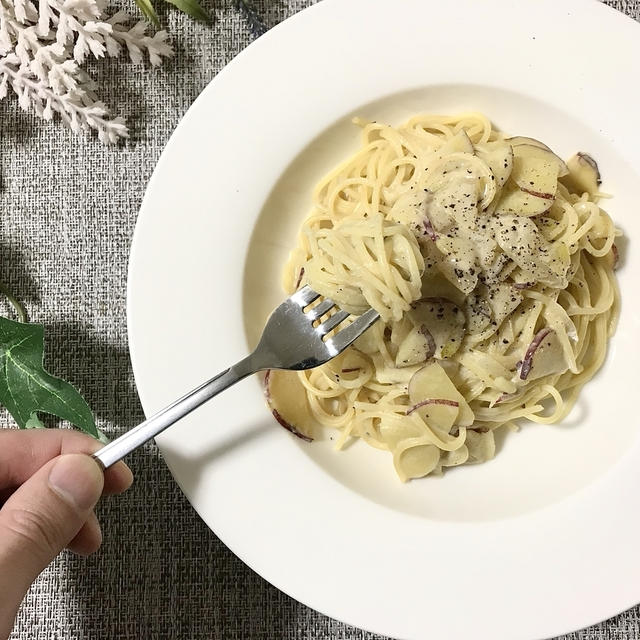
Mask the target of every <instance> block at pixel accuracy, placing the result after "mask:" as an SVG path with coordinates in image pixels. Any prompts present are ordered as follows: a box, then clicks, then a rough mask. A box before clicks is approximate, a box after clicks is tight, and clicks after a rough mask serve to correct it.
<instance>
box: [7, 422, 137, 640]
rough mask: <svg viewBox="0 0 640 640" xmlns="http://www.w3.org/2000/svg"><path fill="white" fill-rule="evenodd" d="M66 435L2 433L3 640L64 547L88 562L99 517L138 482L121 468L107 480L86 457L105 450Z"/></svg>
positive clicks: (111, 471)
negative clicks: (100, 507) (106, 503)
mask: <svg viewBox="0 0 640 640" xmlns="http://www.w3.org/2000/svg"><path fill="white" fill-rule="evenodd" d="M100 446H101V445H100V443H99V442H96V441H95V440H93V439H92V438H90V437H89V436H86V435H83V434H81V433H78V432H77V431H69V430H66V429H64V430H63V429H47V430H44V429H37V430H36V429H34V430H29V431H17V430H14V429H2V430H0V507H1V508H0V639H1V640H5V639H6V638H8V637H9V633H10V632H11V629H12V627H13V623H14V621H15V616H16V612H17V610H18V607H19V606H20V603H21V602H22V599H23V598H24V595H25V594H26V592H27V590H28V589H29V586H30V585H31V583H32V582H33V581H34V580H35V579H36V578H37V577H38V575H39V574H40V572H41V571H42V570H43V569H44V568H45V567H46V566H47V565H48V564H49V563H50V562H51V561H52V560H53V559H54V558H55V557H56V556H57V555H58V554H59V553H60V551H62V550H63V549H64V548H65V547H66V548H68V549H70V550H71V551H74V552H75V553H78V554H80V555H89V554H91V553H93V552H94V551H97V549H98V548H99V547H100V544H101V542H102V533H101V531H100V524H99V523H98V519H97V518H96V515H95V513H94V511H93V508H94V506H95V504H96V503H97V502H98V499H99V498H100V496H101V495H103V494H113V493H122V492H123V491H126V489H128V488H129V487H130V486H131V483H132V482H133V476H132V474H131V471H130V470H129V468H128V467H127V466H126V465H125V464H124V463H122V462H119V463H118V464H116V465H114V466H113V467H111V468H110V469H108V470H107V471H106V472H105V473H104V474H103V472H102V470H101V469H100V467H99V466H98V463H97V462H96V461H95V460H93V459H92V458H90V457H89V456H88V455H86V454H91V453H93V452H94V451H97V450H98V449H99V448H100Z"/></svg>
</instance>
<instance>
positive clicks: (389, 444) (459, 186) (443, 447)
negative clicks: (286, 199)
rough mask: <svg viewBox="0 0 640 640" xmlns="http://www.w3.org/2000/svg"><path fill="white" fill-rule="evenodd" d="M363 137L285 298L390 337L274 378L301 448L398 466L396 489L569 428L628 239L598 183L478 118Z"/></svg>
mask: <svg viewBox="0 0 640 640" xmlns="http://www.w3.org/2000/svg"><path fill="white" fill-rule="evenodd" d="M356 123H357V124H358V125H359V126H360V127H361V128H362V147H361V149H360V150H359V151H358V152H357V153H355V154H354V155H353V156H352V157H351V158H349V159H348V160H346V161H345V162H343V163H342V164H340V165H339V166H338V167H336V168H335V169H334V170H333V171H332V172H331V173H329V175H327V176H326V177H325V178H324V179H323V180H322V181H321V182H320V183H319V184H318V186H317V188H316V190H315V193H314V204H313V210H312V212H311V214H310V215H309V217H308V218H307V219H306V221H305V222H304V224H303V227H302V232H301V234H300V239H299V244H298V247H297V248H296V249H294V251H293V252H292V253H291V256H290V259H289V262H288V264H287V265H286V268H285V272H284V284H285V288H286V290H287V291H288V292H289V293H291V292H293V291H294V290H295V289H296V288H298V287H299V286H301V285H302V284H305V283H308V284H309V285H310V286H311V287H312V288H314V289H315V290H316V291H317V292H319V293H320V294H322V295H323V296H326V297H330V298H331V299H332V300H334V301H335V302H336V303H337V304H338V305H339V306H340V307H341V308H343V309H346V310H347V311H349V312H350V313H353V314H360V313H362V312H363V311H365V310H366V309H368V308H369V307H373V308H375V309H376V310H377V311H378V312H379V313H380V316H381V320H380V321H379V322H378V323H377V324H376V325H374V327H373V328H372V329H370V330H369V331H368V332H367V333H366V334H364V335H363V336H362V337H361V338H360V339H359V340H358V341H357V342H356V343H355V344H354V345H353V346H352V347H350V348H349V349H347V350H346V351H345V352H344V353H343V354H341V355H340V356H339V357H337V358H335V359H334V360H332V361H330V362H329V363H327V364H325V365H323V366H322V367H319V368H317V369H313V370H308V371H303V372H298V373H292V372H277V374H276V373H275V372H272V374H271V378H272V379H271V382H270V386H271V388H270V390H269V394H270V397H271V398H272V404H273V405H274V406H276V405H277V406H279V407H281V410H279V413H280V415H281V416H282V418H283V419H282V420H281V421H283V422H284V420H286V422H287V423H289V424H292V425H293V424H295V428H296V430H297V431H299V432H301V433H303V434H306V435H307V436H309V437H311V436H313V434H314V433H315V432H316V430H317V429H319V428H322V427H330V428H332V429H336V430H338V433H337V438H336V446H337V448H341V447H343V446H345V444H347V443H348V442H349V441H350V440H352V439H355V438H361V439H362V440H364V441H365V442H367V443H368V444H370V445H372V446H374V447H377V448H379V449H383V450H387V451H389V452H390V453H391V455H392V458H393V463H394V465H395V469H396V471H397V474H398V476H399V477H400V478H401V479H402V480H408V479H410V478H417V477H422V476H425V475H428V474H430V473H440V472H442V470H443V468H446V467H451V466H457V465H461V464H465V463H471V462H483V461H486V460H488V459H490V458H492V457H493V456H494V453H495V442H494V433H495V431H496V429H498V428H511V429H515V428H516V427H517V421H518V420H520V419H523V418H524V419H526V420H530V421H533V422H539V423H552V422H557V421H559V420H562V419H563V418H564V417H565V416H566V415H567V413H568V412H569V411H570V409H571V407H572V406H573V404H574V403H575V401H576V398H577V395H578V393H579V391H580V389H581V388H582V386H583V385H584V384H585V383H586V382H587V381H588V380H589V379H590V378H591V377H592V376H593V375H594V374H595V372H596V371H597V370H598V369H599V368H600V366H601V365H602V362H603V360H604V358H605V355H606V349H607V341H608V338H609V337H610V336H611V335H612V333H613V331H614V330H615V326H616V319H617V315H618V307H619V295H618V288H617V284H616V279H615V274H614V268H615V262H616V261H617V249H616V245H615V239H616V236H618V235H619V234H620V232H619V231H618V230H617V229H616V228H615V226H614V224H613V223H612V221H611V219H610V217H609V216H608V215H607V213H606V212H605V211H604V210H603V209H602V208H601V207H600V206H599V204H598V203H599V202H600V200H601V198H603V197H604V194H601V193H600V192H599V190H598V185H599V173H598V171H597V165H596V164H595V162H594V161H593V159H592V158H590V157H589V156H588V155H587V154H578V155H576V156H575V157H574V158H572V159H571V160H569V161H568V163H566V164H565V162H563V161H562V160H561V159H560V158H558V156H556V155H555V154H554V153H553V152H552V151H551V150H550V149H549V148H548V147H547V146H546V145H544V144H543V143H541V142H539V141H537V140H534V139H531V138H524V137H515V138H505V136H504V135H503V134H502V133H501V132H499V131H497V130H496V129H495V128H493V127H492V125H491V123H490V121H489V120H488V119H487V118H486V117H485V116H484V115H482V114H479V113H468V114H462V115H458V116H451V117H450V116H434V115H419V116H416V117H414V118H412V119H410V120H409V121H408V122H407V123H406V124H404V125H402V126H400V127H392V126H389V125H386V124H382V123H377V122H364V121H361V120H357V121H356ZM294 396H295V398H296V400H295V403H296V404H295V408H291V403H292V401H291V399H290V398H292V397H294Z"/></svg>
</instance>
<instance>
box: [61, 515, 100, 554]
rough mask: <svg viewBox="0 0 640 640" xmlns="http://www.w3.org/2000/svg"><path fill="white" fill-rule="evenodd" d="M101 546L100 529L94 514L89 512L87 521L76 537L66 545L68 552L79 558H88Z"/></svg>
mask: <svg viewBox="0 0 640 640" xmlns="http://www.w3.org/2000/svg"><path fill="white" fill-rule="evenodd" d="M101 544H102V529H101V528H100V523H99V522H98V518H97V517H96V514H95V512H93V511H92V512H91V514H90V515H89V518H88V520H87V521H86V522H85V523H84V524H83V525H82V529H80V531H78V533H77V535H76V537H75V538H74V539H73V540H72V541H71V542H70V543H69V544H68V545H67V549H69V551H73V553H76V554H78V555H79V556H90V555H91V554H92V553H95V552H96V551H97V550H98V549H99V548H100V545H101Z"/></svg>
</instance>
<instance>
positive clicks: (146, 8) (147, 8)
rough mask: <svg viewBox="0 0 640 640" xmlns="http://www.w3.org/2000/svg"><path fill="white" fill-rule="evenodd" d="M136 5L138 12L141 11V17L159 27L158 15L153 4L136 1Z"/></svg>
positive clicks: (148, 1)
mask: <svg viewBox="0 0 640 640" xmlns="http://www.w3.org/2000/svg"><path fill="white" fill-rule="evenodd" d="M136 4H137V5H138V8H139V9H140V11H142V15H144V17H145V18H146V19H147V20H151V22H153V24H155V25H156V27H159V26H160V20H159V18H158V14H157V13H156V10H155V9H154V7H153V4H151V0H136Z"/></svg>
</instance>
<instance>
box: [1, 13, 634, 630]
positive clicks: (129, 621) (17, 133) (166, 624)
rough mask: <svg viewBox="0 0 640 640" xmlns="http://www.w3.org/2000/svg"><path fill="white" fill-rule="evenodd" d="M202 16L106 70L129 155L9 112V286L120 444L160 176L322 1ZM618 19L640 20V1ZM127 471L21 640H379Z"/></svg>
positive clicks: (30, 599)
mask: <svg viewBox="0 0 640 640" xmlns="http://www.w3.org/2000/svg"><path fill="white" fill-rule="evenodd" d="M345 1H346V0H345ZM132 4H133V3H132V2H131V5H132ZM157 4H159V5H160V3H157ZM203 4H204V5H205V6H206V7H207V9H209V10H210V11H211V13H212V14H213V16H214V21H213V24H212V25H211V26H206V25H201V24H197V23H195V22H194V21H192V20H190V19H188V18H186V17H184V16H183V15H181V14H178V13H177V12H175V11H173V10H171V9H167V7H169V5H167V4H162V5H161V6H160V9H161V10H162V11H163V14H162V15H161V18H162V20H163V22H164V23H165V24H167V26H168V29H169V31H170V33H171V34H172V38H173V43H174V45H175V47H176V50H177V55H176V57H175V59H174V60H173V61H170V62H169V63H168V64H167V65H165V66H164V67H163V68H161V69H159V70H152V71H150V70H148V69H144V68H137V67H134V66H132V65H131V64H128V63H125V62H122V61H107V62H104V63H100V64H99V65H97V68H98V69H99V72H100V84H101V85H102V88H101V95H102V96H103V97H105V98H107V102H108V103H109V104H110V106H111V107H112V109H113V111H114V112H117V113H119V114H121V115H124V116H125V117H126V118H127V119H128V121H129V124H130V126H131V129H132V138H131V139H130V141H129V142H127V144H125V145H124V146H121V147H118V148H107V147H104V146H102V145H101V144H99V143H98V142H97V141H96V140H95V139H94V138H93V137H86V138H83V137H77V136H75V135H73V134H72V133H71V132H70V131H68V130H67V129H64V128H63V127H62V126H60V125H59V124H58V123H54V124H51V123H49V124H47V123H44V122H42V121H40V120H37V119H36V118H35V117H32V116H31V115H29V114H24V113H22V112H20V111H19V110H18V109H17V107H16V102H15V101H13V100H5V101H4V102H3V103H0V126H1V138H0V139H1V144H0V181H1V183H0V209H1V215H0V275H1V279H2V280H3V281H4V282H6V283H7V284H8V285H9V286H10V287H11V288H12V289H13V290H14V291H16V292H19V294H20V295H21V296H22V298H23V299H24V300H25V302H26V303H27V307H28V310H29V315H30V318H31V319H32V320H34V321H40V322H44V323H45V324H46V325H47V331H48V347H47V356H46V359H47V363H48V367H49V369H50V370H51V371H53V372H56V373H58V374H60V375H63V376H65V377H66V378H67V379H69V380H71V381H73V382H74V383H75V384H76V385H77V386H78V387H80V389H81V390H82V391H83V393H84V394H85V395H86V397H87V399H88V400H89V403H90V404H91V406H92V407H93V408H94V410H95V411H96V413H97V416H98V418H99V421H100V426H101V427H102V428H103V429H104V430H105V431H106V432H107V433H109V434H111V435H113V434H117V433H119V432H121V431H124V430H125V429H128V428H130V427H132V426H134V425H135V424H136V423H137V422H139V421H140V420H141V419H142V418H143V414H142V410H141V408H140V405H139V403H138V399H137V395H136V391H135V388H134V385H133V379H132V373H131V367H130V363H129V355H128V352H127V334H126V315H125V293H126V276H127V256H128V250H129V243H130V241H131V237H132V233H133V229H134V225H135V221H136V213H137V211H138V208H139V206H140V202H141V200H142V196H143V194H144V190H145V186H146V184H147V181H148V179H149V177H150V175H151V172H152V170H153V167H154V165H155V163H156V161H157V160H158V157H159V155H160V152H161V151H162V149H163V147H164V146H165V143H166V142H167V139H168V138H169V136H170V134H171V132H172V131H173V129H174V128H175V126H176V124H177V123H178V121H179V120H180V118H181V116H182V115H183V114H184V112H185V111H186V110H187V108H188V107H189V105H190V104H191V103H192V102H193V100H194V99H195V98H196V96H197V95H198V94H199V93H200V91H201V90H202V89H203V88H204V87H205V86H206V84H207V83H208V82H209V81H210V80H211V79H212V78H213V77H214V76H215V75H216V73H217V72H218V71H220V69H222V67H223V66H224V65H225V64H227V62H229V61H230V60H231V59H232V58H233V57H234V56H235V55H236V54H237V53H238V52H239V51H240V50H241V49H243V48H244V47H245V46H247V45H248V44H249V43H250V42H251V41H252V40H253V39H254V38H255V37H257V36H259V35H260V34H261V33H262V32H264V31H265V30H266V29H268V28H270V27H272V26H273V25H275V24H276V23H277V22H279V21H281V20H283V19H284V18H286V17H287V16H289V15H291V14H293V13H295V12H296V11H299V10H300V9H302V8H304V7H305V6H307V5H309V4H312V1H311V0H251V7H252V9H248V8H247V6H246V5H245V4H243V3H240V2H234V1H233V0H203ZM609 4H611V5H612V6H614V7H616V8H617V9H619V10H621V11H624V12H625V13H627V14H628V15H630V16H633V17H635V18H636V19H640V0H617V1H610V2H609ZM2 424H3V425H5V426H6V425H8V424H9V421H8V420H7V419H6V417H3V418H2ZM130 464H131V466H132V468H133V469H134V472H135V474H136V483H135V485H134V487H133V488H132V490H131V491H130V492H129V493H128V494H127V496H126V497H125V498H123V499H108V500H105V501H104V503H103V504H102V506H101V508H100V517H101V520H102V523H103V529H104V533H105V541H104V545H103V547H102V551H101V552H100V553H99V554H97V555H96V556H95V557H92V558H90V559H88V560H80V559H78V558H75V557H72V556H71V555H67V554H64V555H63V556H61V557H60V558H59V559H58V560H57V561H56V562H55V563H54V564H53V565H52V566H51V567H50V568H49V569H48V570H46V571H45V572H44V573H43V575H42V576H41V577H40V579H39V580H38V581H37V582H36V584H35V585H34V586H33V588H32V589H31V591H30V593H29V594H28V596H27V598H26V600H25V602H24V605H23V607H22V610H21V612H20V615H19V618H18V621H17V624H16V628H15V631H14V634H13V635H12V636H11V638H12V640H27V639H29V640H32V639H37V640H45V639H47V640H49V639H66V640H73V639H76V638H113V639H122V640H128V639H131V640H140V639H145V640H155V639H161V638H162V639H163V638H176V639H193V640H198V639H204V638H207V639H212V638H215V639H218V638H220V639H222V638H224V639H225V640H236V639H238V640H239V639H243V640H244V639H260V638H265V639H269V640H271V639H278V638H281V639H283V640H302V639H309V640H311V639H318V638H335V639H340V638H345V639H346V638H348V639H351V638H353V639H356V638H357V639H365V638H366V639H368V640H369V639H370V640H372V639H374V638H376V637H377V636H373V635H371V634H368V633H364V632H361V631H359V630H357V629H354V628H351V627H348V626H345V625H343V624H340V623H338V622H335V621H333V620H331V619H329V618H326V617H324V616H322V615H320V614H318V613H315V612H314V611H312V610H310V609H308V608H307V607H305V606H304V605H302V604H299V603H297V602H295V601H294V600H292V599H290V598H289V597H287V596H285V595H283V594H282V593H280V592H279V591H277V590H276V589H275V588H273V587H272V586H270V585H269V584H268V583H266V582H265V581H264V580H262V579H261V578H259V577H258V576H257V575H255V574H254V573H253V572H252V571H251V570H249V569H248V568H247V567H245V566H244V565H243V563H242V562H241V561H240V560H238V559H237V558H236V557H235V556H233V555H232V554H231V552H230V551H228V550H227V549H226V547H224V545H223V544H222V543H221V542H220V541H219V540H218V539H217V538H216V536H215V535H213V534H212V533H211V532H210V531H209V529H208V528H207V527H206V526H205V525H204V524H203V523H202V522H201V521H200V519H199V518H198V516H197V515H196V514H195V512H194V511H193V510H192V509H191V507H190V506H189V504H188V503H187V502H186V500H185V499H184V498H183V497H182V495H181V493H180V491H179V490H178V488H177V486H176V485H175V484H174V482H173V481H172V478H171V476H170V475H169V472H168V471H167V469H166V468H165V466H164V464H163V462H162V460H161V459H160V457H159V455H158V453H157V451H156V450H155V448H154V447H153V446H148V447H146V448H145V449H144V450H143V451H141V452H139V453H137V454H136V455H134V456H132V457H131V460H130ZM497 614H498V615H499V605H498V611H497ZM632 638H633V639H638V638H640V608H635V609H633V610H630V611H628V612H626V613H624V614H622V615H620V616H618V617H617V618H614V619H612V620H609V621H607V622H604V623H602V624H600V625H598V626H596V627H592V628H590V629H588V630H585V631H582V632H579V633H575V634H570V635H569V636H565V640H578V639H580V640H587V639H588V640H618V639H620V640H622V639H625V640H627V639H632ZM443 640H444V639H443Z"/></svg>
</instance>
